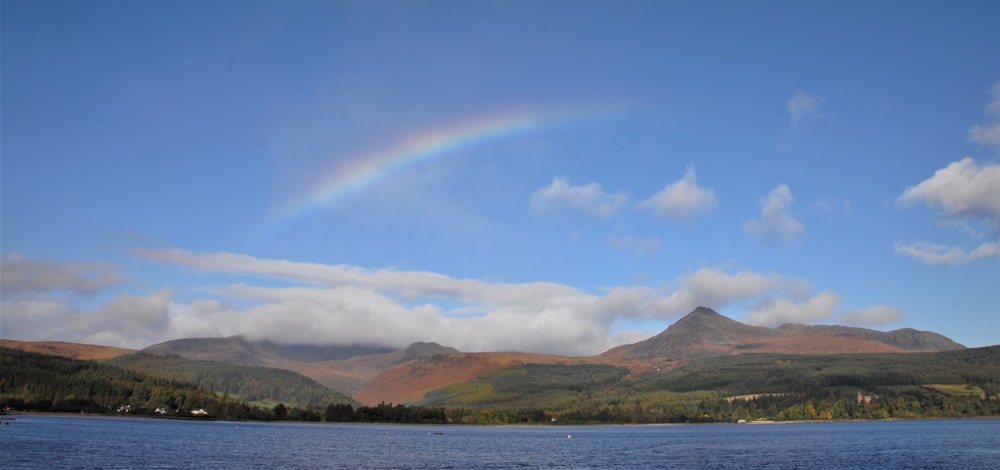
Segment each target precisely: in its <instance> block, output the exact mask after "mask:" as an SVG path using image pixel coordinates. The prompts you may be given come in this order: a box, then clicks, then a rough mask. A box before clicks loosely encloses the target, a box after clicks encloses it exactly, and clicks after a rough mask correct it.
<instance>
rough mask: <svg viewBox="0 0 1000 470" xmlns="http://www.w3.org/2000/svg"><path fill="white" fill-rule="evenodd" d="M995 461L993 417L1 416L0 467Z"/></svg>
mask: <svg viewBox="0 0 1000 470" xmlns="http://www.w3.org/2000/svg"><path fill="white" fill-rule="evenodd" d="M568 435H572V439H569V438H567V436H568ZM998 465H1000V420H969V421H909V422H866V423H804V424H773V425H747V424H742V425H726V424H720V425H686V426H587V427H575V426H574V427H562V426H560V427H548V426H546V427H493V426H483V427H464V426H463V427H458V426H452V427H449V426H439V427H424V426H390V425H385V426H382V425H327V424H273V423H244V422H240V423H235V422H224V421H223V422H219V421H216V422H192V421H170V420H154V419H141V418H91V417H63V416H18V417H17V420H16V421H13V422H12V423H11V424H10V425H9V426H0V468H8V469H20V468H45V469H49V468H74V469H75V468H129V469H134V468H268V469H271V468H698V469H701V468H837V469H866V470H867V469H872V468H928V469H930V468H934V469H937V468H955V469H959V468H960V469H974V468H997V466H998Z"/></svg>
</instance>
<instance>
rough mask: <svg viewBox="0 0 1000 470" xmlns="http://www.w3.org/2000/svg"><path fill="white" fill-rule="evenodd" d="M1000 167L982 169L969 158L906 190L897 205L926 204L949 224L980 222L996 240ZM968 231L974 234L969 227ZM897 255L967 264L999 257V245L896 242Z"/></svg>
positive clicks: (990, 165)
mask: <svg viewBox="0 0 1000 470" xmlns="http://www.w3.org/2000/svg"><path fill="white" fill-rule="evenodd" d="M998 195H1000V164H997V163H988V164H985V165H983V166H980V165H978V164H977V163H976V161H975V160H973V159H972V158H969V157H966V158H963V159H961V160H959V161H957V162H952V163H950V164H949V165H948V166H946V167H945V168H942V169H940V170H937V171H936V172H934V175H933V176H931V177H930V178H928V179H926V180H924V181H922V182H920V184H918V185H916V186H912V187H909V188H907V189H906V191H904V192H903V194H902V195H901V196H900V197H899V199H898V200H897V202H898V203H899V204H900V205H902V206H907V205H912V204H915V203H923V204H925V205H927V206H929V207H931V208H934V209H937V211H938V216H939V217H941V218H942V219H943V220H946V221H949V222H956V223H959V224H966V223H971V222H981V223H983V224H985V225H987V226H989V227H990V230H991V231H992V232H993V237H994V238H995V237H996V233H997V232H998V231H1000V196H998ZM962 226H963V227H966V228H967V229H968V230H969V231H972V230H971V229H970V228H969V227H967V226H965V225H962ZM973 232H974V231H973ZM894 249H895V252H896V254H900V255H905V256H908V257H910V258H913V259H915V260H917V261H922V262H924V263H927V264H936V265H959V264H968V263H971V262H973V261H976V260H980V259H984V258H992V257H997V256H1000V242H998V241H997V240H995V239H994V240H993V241H989V242H985V243H982V244H981V245H980V246H979V247H977V248H974V249H972V250H969V249H967V248H964V247H961V246H948V245H941V244H937V243H928V242H924V241H916V242H912V243H904V242H896V243H895V245H894Z"/></svg>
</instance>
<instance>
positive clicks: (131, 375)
mask: <svg viewBox="0 0 1000 470" xmlns="http://www.w3.org/2000/svg"><path fill="white" fill-rule="evenodd" d="M0 406H4V407H10V408H12V409H16V410H32V411H62V412H77V413H79V412H88V413H121V414H154V413H155V414H163V415H171V416H184V417H197V416H201V417H211V418H228V419H269V418H270V417H271V413H270V412H269V411H267V410H262V409H260V408H258V407H254V406H247V405H245V404H242V403H239V402H236V401H233V400H230V399H226V398H223V397H219V396H218V395H216V393H215V392H213V391H212V390H209V389H207V388H204V387H196V386H194V385H191V384H186V383H181V382H176V381H172V380H167V379H163V378H157V377H150V376H148V375H145V374H142V373H139V372H135V371H129V370H123V369H120V368H118V367H114V366H111V365H108V364H102V363H99V362H96V361H91V360H79V359H69V358H66V357H60V356H53V355H46V354H40V353H35V352H29V351H23V350H18V349H10V348H5V347H0ZM157 410H160V411H157Z"/></svg>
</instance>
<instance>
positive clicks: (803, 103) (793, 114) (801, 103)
mask: <svg viewBox="0 0 1000 470" xmlns="http://www.w3.org/2000/svg"><path fill="white" fill-rule="evenodd" d="M823 103H826V98H823V97H822V96H818V95H811V94H809V93H806V92H804V91H801V90H800V91H797V92H795V95H793V96H792V97H791V98H789V99H788V102H787V103H785V108H786V109H787V110H788V119H790V120H791V121H792V127H796V126H798V125H799V122H800V121H801V120H802V119H803V118H812V119H816V118H819V117H820V112H819V108H820V106H822V105H823Z"/></svg>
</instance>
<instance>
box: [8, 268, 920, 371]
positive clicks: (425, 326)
mask: <svg viewBox="0 0 1000 470" xmlns="http://www.w3.org/2000/svg"><path fill="white" fill-rule="evenodd" d="M134 255H135V256H138V257H140V258H142V259H145V260H147V261H150V262H153V263H156V264H158V265H166V266H175V267H182V268H185V269H190V270H194V271H195V272H196V273H200V275H201V276H205V277H207V278H211V279H224V280H228V281H227V282H225V283H222V284H218V283H206V284H204V285H203V286H201V287H200V288H198V289H196V290H194V291H190V292H186V293H184V294H183V295H180V296H178V295H176V294H175V292H173V291H172V290H169V289H158V290H154V291H152V292H148V293H145V294H135V293H126V294H121V295H118V296H115V297H113V298H111V299H110V300H108V301H106V302H104V303H101V304H100V305H96V306H87V305H86V304H85V303H81V302H78V301H75V300H74V299H73V298H67V297H66V296H65V295H61V294H60V293H59V291H58V290H49V291H40V290H37V289H35V288H34V287H31V286H28V288H25V289H16V290H12V291H10V292H8V293H6V294H5V295H4V297H3V299H2V300H0V302H2V305H0V307H2V311H3V323H2V331H0V334H2V335H3V337H6V338H11V339H24V340H47V339H58V340H64V341H79V342H87V343H96V344H108V345H115V346H124V347H144V346H147V345H149V344H153V343H156V342H160V341H165V340H169V339H176V338H184V337H210V336H230V335H235V334H242V335H246V336H248V337H250V338H257V339H268V340H271V341H277V342H285V343H296V344H304V343H311V344H358V343H364V344H378V345H386V346H393V347H403V346H405V345H407V344H410V343H412V342H414V341H435V342H438V343H441V344H446V345H450V346H454V347H457V348H459V349H461V350H464V351H504V350H521V351H532V352H548V353H558V354H567V355H592V354H597V353H600V352H603V351H605V350H607V349H609V348H611V347H614V346H617V345H620V344H623V343H626V342H633V341H636V340H638V339H642V338H645V337H648V336H651V335H652V334H655V333H657V332H656V331H622V330H619V329H616V326H615V325H616V323H618V322H620V321H628V320H630V319H631V320H662V321H664V326H665V325H666V322H668V321H671V320H673V319H675V318H677V317H679V316H681V315H684V314H686V313H688V312H690V311H691V310H693V309H694V308H696V307H698V306H701V305H705V306H711V307H712V308H716V309H720V310H722V309H726V308H733V309H736V310H738V311H744V312H750V313H749V315H748V316H747V318H746V319H747V320H748V321H751V322H754V323H758V324H769V323H773V322H775V321H791V322H806V323H808V322H816V321H827V320H835V319H837V318H840V317H843V318H848V317H851V315H852V313H851V312H848V313H846V314H845V313H838V311H837V310H836V306H837V305H836V304H837V302H833V301H831V299H833V298H836V295H835V294H833V293H832V292H830V291H824V292H822V293H820V294H819V295H817V296H815V297H813V295H812V294H811V286H810V285H809V283H808V282H807V281H805V280H803V279H800V278H795V277H789V276H784V275H781V274H777V273H757V272H752V271H738V272H728V271H726V270H723V269H720V268H712V267H705V268H701V269H699V270H697V271H695V272H693V273H688V274H684V275H681V276H679V277H678V278H677V279H676V281H675V283H674V284H675V287H674V288H669V287H665V286H664V287H659V288H655V287H650V286H617V287H606V288H602V289H599V290H598V291H597V292H596V293H590V292H585V291H583V290H581V289H578V288H576V287H572V286H567V285H562V284H557V283H548V282H524V283H505V282H488V281H482V280H477V279H461V278H453V277H450V276H446V275H443V274H439V273H434V272H427V271H397V270H393V269H366V268H360V267H355V266H347V265H326V264H316V263H302V262H295V261H288V260H276V259H266V258H257V257H252V256H247V255H242V254H236V253H193V252H189V251H184V250H177V249H171V250H139V251H136V252H134ZM24 261H26V262H25V263H22V264H20V265H13V267H10V268H8V269H11V272H12V273H13V274H14V275H21V274H23V273H21V272H19V271H20V270H21V269H30V268H25V266H30V262H27V261H28V260H24ZM68 266H73V265H72V264H68ZM57 267H61V266H57ZM5 268H6V265H5ZM188 275H190V273H189V274H188ZM220 275H221V277H220ZM58 286H59V285H57V286H56V287H58ZM8 294H9V295H8ZM836 299H837V300H838V301H839V298H836ZM879 308H880V307H879ZM872 309H875V310H872V312H876V313H878V312H879V311H878V310H877V308H876V307H872ZM853 315H854V316H853V317H851V318H855V319H856V321H857V322H859V323H862V324H882V323H883V322H885V321H887V318H888V319H890V320H891V319H898V318H901V312H900V315H899V316H898V317H893V316H891V315H889V316H887V315H885V314H884V313H883V314H881V315H876V314H873V313H870V312H869V313H868V314H865V312H855V314H853ZM866 322H870V323H866Z"/></svg>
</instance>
